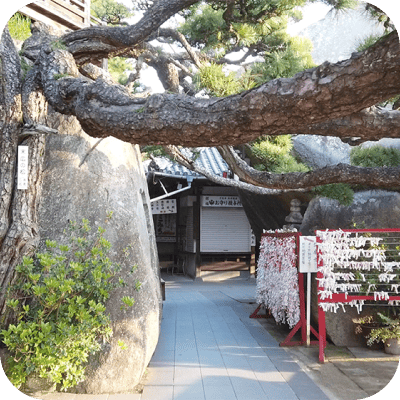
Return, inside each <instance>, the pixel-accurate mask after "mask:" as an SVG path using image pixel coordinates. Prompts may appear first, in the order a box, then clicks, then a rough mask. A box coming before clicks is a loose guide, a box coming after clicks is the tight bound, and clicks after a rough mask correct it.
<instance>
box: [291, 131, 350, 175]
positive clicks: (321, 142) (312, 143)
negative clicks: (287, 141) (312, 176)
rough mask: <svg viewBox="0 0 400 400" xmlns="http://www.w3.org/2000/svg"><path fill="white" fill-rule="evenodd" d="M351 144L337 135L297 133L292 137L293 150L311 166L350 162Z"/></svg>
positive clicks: (319, 166)
mask: <svg viewBox="0 0 400 400" xmlns="http://www.w3.org/2000/svg"><path fill="white" fill-rule="evenodd" d="M350 149H351V146H350V145H348V144H347V143H343V142H342V141H341V140H340V139H339V138H338V137H330V136H315V135H298V136H294V137H293V150H294V152H295V153H296V155H297V156H298V157H299V158H300V159H301V160H302V161H303V162H304V163H305V164H306V165H308V166H309V167H311V168H314V169H315V168H323V167H326V166H328V165H336V164H339V163H343V164H349V163H350Z"/></svg>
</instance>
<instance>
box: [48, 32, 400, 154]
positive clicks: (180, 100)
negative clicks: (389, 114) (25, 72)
mask: <svg viewBox="0 0 400 400" xmlns="http://www.w3.org/2000/svg"><path fill="white" fill-rule="evenodd" d="M68 69H70V70H71V72H70V75H72V76H77V75H76V74H75V71H77V69H76V67H75V66H74V60H73V58H72V56H71V55H70V56H68V53H66V52H65V51H64V52H62V54H61V53H60V51H58V52H57V51H56V52H53V53H51V54H49V55H48V56H47V57H44V58H43V59H42V83H43V86H44V89H45V93H46V97H47V98H48V100H49V102H50V104H52V106H53V107H54V108H55V109H56V110H57V111H59V112H61V113H66V114H72V115H75V116H76V117H77V118H78V120H79V122H80V123H81V125H82V127H83V128H84V129H85V130H86V131H87V132H88V133H89V134H90V135H91V136H94V137H96V136H97V137H104V136H108V135H110V134H112V135H113V136H115V137H117V138H119V139H121V140H124V141H127V142H131V143H137V144H157V143H158V144H180V145H184V146H188V147H194V146H214V145H222V144H231V145H235V144H240V143H246V142H249V141H251V140H254V139H255V138H257V137H259V136H261V135H263V134H269V135H278V134H284V133H296V132H299V131H301V130H304V129H305V128H306V127H307V126H308V125H310V124H316V123H325V122H327V121H330V120H334V119H338V118H343V117H346V116H349V115H352V114H354V113H358V112H360V111H361V110H363V109H365V108H367V107H370V106H372V105H374V104H376V103H378V102H379V101H382V100H385V99H387V98H390V97H392V96H394V95H396V94H398V93H400V79H399V76H400V51H399V41H398V36H397V33H392V34H390V35H388V36H387V37H386V38H384V39H383V40H381V41H379V42H378V43H377V44H376V45H375V46H373V47H371V48H369V49H368V50H366V51H364V52H362V53H355V54H353V57H352V58H351V59H349V60H346V61H342V62H339V63H336V64H330V63H324V64H322V65H321V66H319V67H317V68H314V69H310V70H306V71H303V72H301V73H299V74H297V75H296V76H295V77H293V78H290V79H274V80H272V81H269V82H267V83H265V84H263V85H261V86H260V87H258V88H255V89H252V90H249V91H246V92H243V93H240V94H238V95H234V96H229V97H226V98H212V99H194V98H190V97H188V96H182V95H169V94H163V95H154V96H151V97H149V98H148V100H147V101H146V103H145V104H143V102H142V103H141V104H140V105H138V101H137V99H133V98H132V97H130V96H129V95H127V94H126V93H125V92H124V91H122V90H118V88H115V87H111V86H109V85H107V84H106V83H105V82H103V81H96V82H95V83H88V82H83V81H82V80H81V79H73V78H72V77H71V78H63V79H59V80H56V79H55V78H54V75H55V74H60V73H65V72H66V71H67V70H68ZM370 134H371V133H370ZM332 135H336V133H335V134H332ZM347 136H349V135H348V133H347V132H346V137H347Z"/></svg>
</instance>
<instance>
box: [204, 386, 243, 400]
mask: <svg viewBox="0 0 400 400" xmlns="http://www.w3.org/2000/svg"><path fill="white" fill-rule="evenodd" d="M204 392H205V395H206V400H237V397H236V394H235V391H234V390H233V387H232V386H204Z"/></svg>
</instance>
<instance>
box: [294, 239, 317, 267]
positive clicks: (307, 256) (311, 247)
mask: <svg viewBox="0 0 400 400" xmlns="http://www.w3.org/2000/svg"><path fill="white" fill-rule="evenodd" d="M299 270H300V272H302V273H306V272H317V271H318V269H317V243H316V237H315V236H300V257H299Z"/></svg>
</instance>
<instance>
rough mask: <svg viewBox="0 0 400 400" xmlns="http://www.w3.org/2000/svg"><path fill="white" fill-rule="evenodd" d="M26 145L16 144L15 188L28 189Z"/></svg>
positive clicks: (27, 151)
mask: <svg viewBox="0 0 400 400" xmlns="http://www.w3.org/2000/svg"><path fill="white" fill-rule="evenodd" d="M28 154H29V147H28V146H18V171H17V189H22V190H26V189H28Z"/></svg>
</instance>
